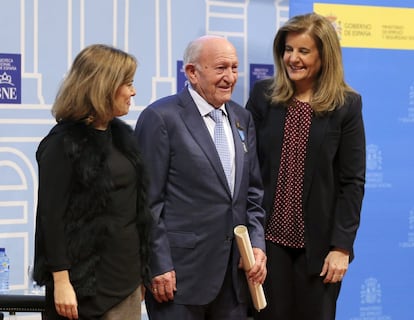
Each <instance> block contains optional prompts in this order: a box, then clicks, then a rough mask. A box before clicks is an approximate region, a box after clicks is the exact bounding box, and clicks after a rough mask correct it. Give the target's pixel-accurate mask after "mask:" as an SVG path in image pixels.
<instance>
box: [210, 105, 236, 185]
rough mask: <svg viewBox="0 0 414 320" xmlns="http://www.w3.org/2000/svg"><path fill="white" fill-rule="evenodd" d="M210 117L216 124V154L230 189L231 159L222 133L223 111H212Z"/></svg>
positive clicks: (225, 138) (224, 135)
mask: <svg viewBox="0 0 414 320" xmlns="http://www.w3.org/2000/svg"><path fill="white" fill-rule="evenodd" d="M210 117H211V118H213V120H214V122H215V123H216V125H215V127H214V143H215V145H216V149H217V152H218V154H219V156H220V160H221V164H222V166H223V169H224V173H225V174H226V178H227V183H228V184H229V186H230V190H231V189H232V183H231V178H230V172H231V159H230V150H229V145H228V142H227V137H226V133H225V132H224V126H223V111H222V110H221V109H214V110H213V111H211V112H210Z"/></svg>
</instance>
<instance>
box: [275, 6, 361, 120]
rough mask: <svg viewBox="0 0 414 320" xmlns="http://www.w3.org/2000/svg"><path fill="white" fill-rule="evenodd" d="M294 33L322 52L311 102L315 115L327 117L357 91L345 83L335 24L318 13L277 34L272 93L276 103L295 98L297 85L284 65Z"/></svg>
mask: <svg viewBox="0 0 414 320" xmlns="http://www.w3.org/2000/svg"><path fill="white" fill-rule="evenodd" d="M290 32H295V33H306V34H308V35H309V36H310V37H311V38H312V39H313V40H314V41H315V43H316V46H317V48H318V52H319V56H320V59H321V70H320V72H319V76H318V79H317V81H316V83H315V85H314V88H313V96H312V98H311V101H310V104H311V106H312V109H313V110H314V112H315V113H317V114H318V113H323V112H326V111H331V110H333V109H335V108H337V107H340V106H342V105H343V104H344V102H345V94H346V92H347V91H353V90H352V88H351V87H350V86H348V85H347V84H346V82H345V79H344V69H343V64H342V51H341V46H340V43H339V38H338V35H337V33H336V30H335V28H334V27H333V25H332V23H331V22H330V21H329V20H328V19H327V18H325V17H323V16H321V15H319V14H316V13H309V14H305V15H298V16H295V17H293V18H291V19H290V20H289V21H287V22H286V24H285V25H283V26H282V27H281V28H280V29H279V30H278V32H277V33H276V36H275V39H274V41H273V58H274V62H275V66H276V75H275V77H274V81H273V84H272V87H271V93H270V99H271V101H272V103H283V104H288V103H289V102H290V101H291V99H292V98H293V96H294V94H295V85H294V83H293V82H292V81H291V80H290V79H289V76H288V73H287V70H286V66H285V64H284V62H283V55H284V52H285V43H286V36H287V34H288V33H290Z"/></svg>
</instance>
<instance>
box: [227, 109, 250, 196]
mask: <svg viewBox="0 0 414 320" xmlns="http://www.w3.org/2000/svg"><path fill="white" fill-rule="evenodd" d="M226 110H227V113H228V115H229V121H230V127H231V132H232V134H233V141H234V153H235V154H234V163H235V178H234V190H233V198H234V199H236V198H237V195H238V192H239V190H240V183H241V181H240V179H241V177H242V176H243V164H244V154H245V150H244V148H245V147H244V146H243V143H245V142H244V141H242V137H241V135H240V134H242V135H244V137H245V136H246V129H247V128H245V126H244V125H243V124H238V122H239V119H238V118H237V115H236V114H235V112H234V110H233V109H232V108H230V106H229V104H226ZM239 130H241V131H243V132H242V133H240V132H239ZM244 137H243V139H245V138H244Z"/></svg>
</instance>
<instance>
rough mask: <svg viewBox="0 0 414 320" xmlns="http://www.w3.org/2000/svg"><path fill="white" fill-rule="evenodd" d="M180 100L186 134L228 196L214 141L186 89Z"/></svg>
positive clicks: (228, 189)
mask: <svg viewBox="0 0 414 320" xmlns="http://www.w3.org/2000/svg"><path fill="white" fill-rule="evenodd" d="M180 98H181V100H182V104H181V107H182V110H181V111H180V115H181V118H182V119H183V122H184V124H185V125H186V127H187V128H188V132H189V133H190V134H191V135H192V137H193V138H194V140H195V141H196V142H197V143H198V145H199V146H200V148H201V150H203V152H204V154H205V156H206V158H207V159H208V160H209V162H210V163H211V166H212V167H213V170H214V171H215V172H216V173H217V176H218V177H219V180H220V181H221V183H222V184H223V186H224V187H225V189H226V190H227V192H228V193H229V194H230V188H229V186H228V183H227V179H226V175H225V173H224V170H223V166H222V165H221V161H220V157H219V155H218V153H217V149H216V146H215V144H214V141H213V140H212V139H211V136H210V134H209V132H208V129H207V126H206V124H205V123H204V120H203V118H202V117H201V115H200V113H199V111H198V109H197V106H196V105H195V103H194V101H193V99H192V98H191V95H190V94H189V92H188V90H187V89H184V90H183V91H182V93H181V94H180Z"/></svg>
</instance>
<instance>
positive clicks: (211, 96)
mask: <svg viewBox="0 0 414 320" xmlns="http://www.w3.org/2000/svg"><path fill="white" fill-rule="evenodd" d="M238 64H239V61H238V58H237V53H236V49H235V48H234V46H233V45H232V44H231V43H230V42H228V41H227V40H225V39H209V40H208V41H207V42H206V43H205V44H204V45H203V48H202V50H201V53H200V57H199V61H198V63H195V64H194V65H193V70H192V71H191V73H192V77H191V85H192V86H193V88H194V89H195V90H196V91H197V92H198V94H199V95H201V96H202V97H203V98H204V99H205V100H206V101H207V102H208V103H209V104H211V105H212V106H213V107H216V108H218V107H220V106H221V105H222V104H223V103H225V102H227V101H229V100H230V99H231V94H232V92H233V89H234V86H235V85H236V82H237V77H238V70H237V68H238Z"/></svg>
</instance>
